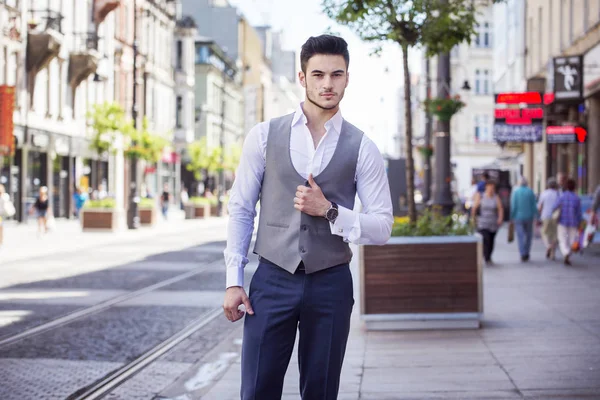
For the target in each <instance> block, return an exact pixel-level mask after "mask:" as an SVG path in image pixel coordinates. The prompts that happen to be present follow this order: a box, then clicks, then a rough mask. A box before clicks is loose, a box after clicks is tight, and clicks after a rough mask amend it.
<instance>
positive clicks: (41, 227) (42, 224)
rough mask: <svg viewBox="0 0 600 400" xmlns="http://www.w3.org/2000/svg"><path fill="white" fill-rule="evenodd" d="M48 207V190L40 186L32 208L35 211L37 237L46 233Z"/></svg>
mask: <svg viewBox="0 0 600 400" xmlns="http://www.w3.org/2000/svg"><path fill="white" fill-rule="evenodd" d="M48 206H49V199H48V188H47V187H46V186H42V187H41V188H40V193H39V196H38V198H37V200H36V201H35V203H33V206H32V208H33V209H35V215H36V217H37V221H38V235H42V234H44V233H47V232H48ZM32 211H33V210H32Z"/></svg>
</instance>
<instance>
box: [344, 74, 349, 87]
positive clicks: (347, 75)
mask: <svg viewBox="0 0 600 400" xmlns="http://www.w3.org/2000/svg"><path fill="white" fill-rule="evenodd" d="M348 83H350V72H346V86H344V87H348Z"/></svg>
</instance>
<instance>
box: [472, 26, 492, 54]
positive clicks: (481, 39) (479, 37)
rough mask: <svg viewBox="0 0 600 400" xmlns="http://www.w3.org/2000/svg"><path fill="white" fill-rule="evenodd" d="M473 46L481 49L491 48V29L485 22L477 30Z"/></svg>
mask: <svg viewBox="0 0 600 400" xmlns="http://www.w3.org/2000/svg"><path fill="white" fill-rule="evenodd" d="M475 46H477V47H483V48H490V47H492V27H491V26H490V24H489V22H485V23H483V24H482V25H479V27H478V28H477V33H476V35H475Z"/></svg>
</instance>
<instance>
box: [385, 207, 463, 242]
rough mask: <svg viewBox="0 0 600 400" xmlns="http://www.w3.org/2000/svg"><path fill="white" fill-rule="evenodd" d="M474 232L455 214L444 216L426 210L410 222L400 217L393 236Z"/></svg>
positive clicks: (453, 234)
mask: <svg viewBox="0 0 600 400" xmlns="http://www.w3.org/2000/svg"><path fill="white" fill-rule="evenodd" d="M472 234H473V228H472V227H471V226H470V225H469V224H467V223H464V222H461V221H460V220H459V218H458V217H457V216H455V215H451V216H448V217H444V216H442V215H440V214H439V213H436V212H432V211H426V212H424V213H423V215H421V216H420V217H419V218H417V222H416V223H410V221H409V220H408V219H406V218H399V219H396V220H395V221H394V225H393V226H392V236H467V235H472Z"/></svg>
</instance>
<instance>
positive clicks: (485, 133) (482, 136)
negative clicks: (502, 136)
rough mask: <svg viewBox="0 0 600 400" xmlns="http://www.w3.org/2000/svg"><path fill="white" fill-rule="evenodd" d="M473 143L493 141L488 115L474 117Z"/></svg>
mask: <svg viewBox="0 0 600 400" xmlns="http://www.w3.org/2000/svg"><path fill="white" fill-rule="evenodd" d="M474 125H475V143H485V142H492V141H493V134H492V123H491V118H490V116H489V115H475V122H474Z"/></svg>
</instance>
